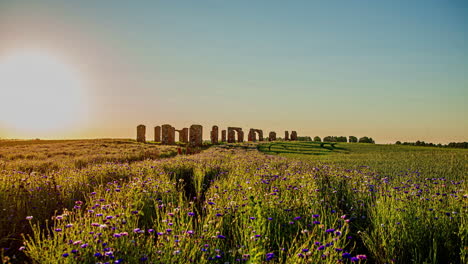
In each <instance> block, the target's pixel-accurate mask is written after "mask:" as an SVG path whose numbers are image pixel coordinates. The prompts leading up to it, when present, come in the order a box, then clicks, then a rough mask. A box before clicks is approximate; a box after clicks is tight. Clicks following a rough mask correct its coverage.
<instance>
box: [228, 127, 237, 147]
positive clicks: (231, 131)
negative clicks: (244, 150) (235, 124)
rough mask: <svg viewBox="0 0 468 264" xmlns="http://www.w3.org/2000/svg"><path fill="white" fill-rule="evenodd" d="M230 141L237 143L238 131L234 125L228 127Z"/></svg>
mask: <svg viewBox="0 0 468 264" xmlns="http://www.w3.org/2000/svg"><path fill="white" fill-rule="evenodd" d="M227 136H228V139H227V142H228V143H236V131H235V130H234V128H232V127H228V135H227Z"/></svg>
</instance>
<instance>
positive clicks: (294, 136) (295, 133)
mask: <svg viewBox="0 0 468 264" xmlns="http://www.w3.org/2000/svg"><path fill="white" fill-rule="evenodd" d="M291 140H297V132H296V131H291Z"/></svg>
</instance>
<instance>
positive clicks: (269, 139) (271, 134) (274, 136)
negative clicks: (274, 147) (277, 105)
mask: <svg viewBox="0 0 468 264" xmlns="http://www.w3.org/2000/svg"><path fill="white" fill-rule="evenodd" d="M275 140H276V133H275V132H273V131H271V132H270V134H268V141H275Z"/></svg>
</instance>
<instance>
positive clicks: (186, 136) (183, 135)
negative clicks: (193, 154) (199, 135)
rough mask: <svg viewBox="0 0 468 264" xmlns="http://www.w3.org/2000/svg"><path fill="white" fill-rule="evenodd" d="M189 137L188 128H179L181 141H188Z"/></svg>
mask: <svg viewBox="0 0 468 264" xmlns="http://www.w3.org/2000/svg"><path fill="white" fill-rule="evenodd" d="M188 139H189V130H188V128H186V127H184V128H182V130H179V142H182V143H188Z"/></svg>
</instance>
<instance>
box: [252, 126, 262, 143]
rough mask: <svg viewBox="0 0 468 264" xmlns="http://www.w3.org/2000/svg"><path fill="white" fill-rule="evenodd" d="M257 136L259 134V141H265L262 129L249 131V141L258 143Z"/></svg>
mask: <svg viewBox="0 0 468 264" xmlns="http://www.w3.org/2000/svg"><path fill="white" fill-rule="evenodd" d="M257 134H258V140H259V141H263V131H262V130H261V129H253V128H251V129H250V130H249V135H248V141H252V142H255V141H257Z"/></svg>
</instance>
